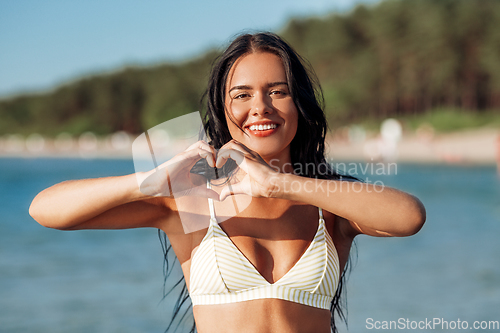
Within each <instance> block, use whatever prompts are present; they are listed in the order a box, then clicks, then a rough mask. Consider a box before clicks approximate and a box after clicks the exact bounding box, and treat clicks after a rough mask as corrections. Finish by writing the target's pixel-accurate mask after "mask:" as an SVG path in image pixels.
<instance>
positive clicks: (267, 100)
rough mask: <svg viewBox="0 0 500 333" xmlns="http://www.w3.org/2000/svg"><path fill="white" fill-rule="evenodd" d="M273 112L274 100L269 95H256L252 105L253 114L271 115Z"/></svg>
mask: <svg viewBox="0 0 500 333" xmlns="http://www.w3.org/2000/svg"><path fill="white" fill-rule="evenodd" d="M272 111H273V106H272V98H271V97H270V96H268V95H267V94H262V93H258V94H255V96H254V100H253V103H252V114H254V115H257V114H269V113H271V112H272Z"/></svg>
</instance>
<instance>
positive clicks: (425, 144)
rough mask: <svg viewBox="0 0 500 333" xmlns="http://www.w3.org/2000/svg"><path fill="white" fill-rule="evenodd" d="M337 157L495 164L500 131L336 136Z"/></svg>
mask: <svg viewBox="0 0 500 333" xmlns="http://www.w3.org/2000/svg"><path fill="white" fill-rule="evenodd" d="M328 143H329V144H328V148H327V149H328V152H329V156H330V157H331V158H332V159H333V160H341V161H342V160H355V161H370V160H385V161H399V162H410V163H451V164H453V163H457V164H495V163H497V161H498V160H499V158H500V130H498V129H493V128H486V129H474V130H465V131H460V132H453V133H444V134H439V133H437V134H434V133H432V132H429V133H418V132H417V133H411V134H406V135H403V136H402V138H401V139H400V140H398V141H397V142H387V141H386V140H384V139H383V138H381V137H380V136H376V135H373V136H372V137H370V138H366V139H364V140H359V141H356V140H345V139H342V138H338V137H332V138H330V140H329V141H328Z"/></svg>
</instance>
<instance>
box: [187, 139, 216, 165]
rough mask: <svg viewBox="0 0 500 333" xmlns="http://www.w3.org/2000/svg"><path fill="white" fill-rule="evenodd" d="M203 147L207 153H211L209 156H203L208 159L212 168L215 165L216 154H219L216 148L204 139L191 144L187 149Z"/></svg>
mask: <svg viewBox="0 0 500 333" xmlns="http://www.w3.org/2000/svg"><path fill="white" fill-rule="evenodd" d="M198 149H202V150H205V151H206V152H207V153H209V155H208V156H203V158H205V159H206V160H207V163H208V165H210V166H211V167H212V168H213V167H215V156H216V155H217V153H216V151H215V148H214V147H212V146H211V145H209V144H208V143H206V142H205V141H203V140H200V141H198V142H196V143H194V144H192V145H191V146H189V147H188V148H187V149H186V151H192V150H198Z"/></svg>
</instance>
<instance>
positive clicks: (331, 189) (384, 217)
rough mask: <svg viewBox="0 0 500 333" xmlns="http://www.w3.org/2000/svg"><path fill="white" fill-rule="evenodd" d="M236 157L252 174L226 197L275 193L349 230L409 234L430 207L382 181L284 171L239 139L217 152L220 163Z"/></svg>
mask: <svg viewBox="0 0 500 333" xmlns="http://www.w3.org/2000/svg"><path fill="white" fill-rule="evenodd" d="M229 158H231V159H233V160H235V161H236V162H237V163H238V165H239V166H240V168H242V169H243V170H244V171H245V172H246V173H247V175H248V176H249V177H245V178H244V180H243V181H241V182H240V183H238V184H233V185H231V188H229V187H228V186H226V187H225V188H224V189H223V190H222V192H221V200H224V199H225V198H226V197H227V196H229V195H232V194H247V195H251V196H254V197H273V198H282V199H287V200H294V201H300V202H304V203H307V204H310V205H313V206H318V207H321V208H323V209H325V210H327V211H329V212H331V213H333V214H335V215H337V216H339V217H341V218H343V219H345V220H347V221H348V222H349V224H348V228H347V230H344V231H345V232H346V235H347V234H349V236H352V237H354V236H355V235H357V234H360V233H363V234H367V235H372V236H409V235H413V234H415V233H416V232H418V231H419V230H420V228H421V227H422V226H423V224H424V222H425V208H424V206H423V205H422V203H421V202H420V201H419V200H418V199H417V198H416V197H414V196H412V195H410V194H408V193H405V192H402V191H399V190H396V189H393V188H390V187H385V186H380V185H374V184H365V183H361V182H348V181H339V180H321V179H314V178H307V177H301V176H297V175H294V174H287V173H279V172H277V171H276V170H274V169H272V168H271V167H270V166H269V165H268V164H267V163H266V162H265V161H264V160H263V159H262V158H261V157H260V156H259V155H258V154H256V153H255V152H253V151H251V150H250V149H248V148H247V147H245V146H244V145H242V144H241V143H239V142H236V141H234V140H233V141H231V142H229V143H227V144H226V145H225V146H224V147H223V149H221V151H220V152H219V154H218V156H217V161H216V165H217V167H221V166H222V165H223V164H224V163H225V162H226V161H227V160H228V159H229Z"/></svg>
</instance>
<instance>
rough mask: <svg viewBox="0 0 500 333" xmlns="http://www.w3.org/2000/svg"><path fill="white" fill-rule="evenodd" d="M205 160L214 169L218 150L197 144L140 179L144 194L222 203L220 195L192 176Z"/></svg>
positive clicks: (200, 142) (201, 142) (204, 144)
mask: <svg viewBox="0 0 500 333" xmlns="http://www.w3.org/2000/svg"><path fill="white" fill-rule="evenodd" d="M202 158H204V159H205V160H206V161H207V163H208V165H209V166H211V167H215V149H214V148H213V147H212V146H210V145H208V144H207V143H206V142H204V141H198V142H196V143H195V144H193V145H191V146H189V147H188V148H187V149H186V150H185V151H184V152H182V153H180V154H177V155H176V156H174V157H173V158H172V159H170V160H169V161H167V162H165V163H163V164H162V165H160V166H159V167H158V168H156V169H154V170H151V171H150V172H147V173H142V174H140V175H138V181H139V184H140V189H141V192H142V193H143V194H146V195H148V196H153V197H157V196H165V197H170V196H173V197H176V198H179V197H183V196H202V197H207V198H212V199H215V200H219V195H218V194H217V192H215V191H213V190H211V189H208V188H207V186H206V181H205V180H204V179H201V181H200V179H195V177H196V175H193V174H192V173H191V172H190V171H191V168H192V167H193V166H194V165H195V164H196V162H198V161H199V160H200V159H202ZM200 178H201V177H200Z"/></svg>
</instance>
